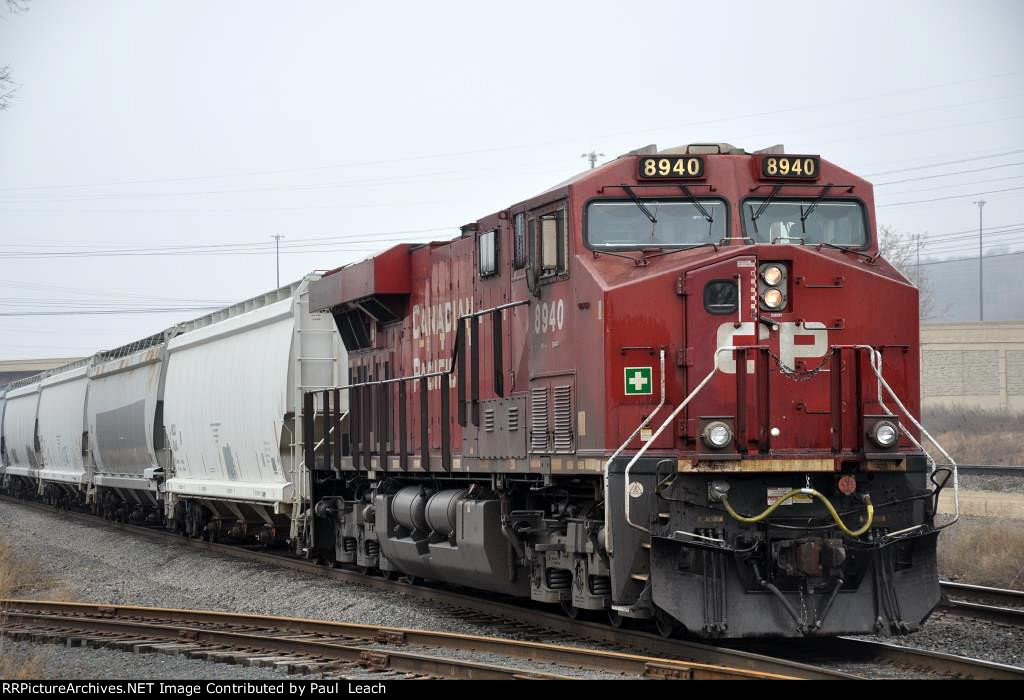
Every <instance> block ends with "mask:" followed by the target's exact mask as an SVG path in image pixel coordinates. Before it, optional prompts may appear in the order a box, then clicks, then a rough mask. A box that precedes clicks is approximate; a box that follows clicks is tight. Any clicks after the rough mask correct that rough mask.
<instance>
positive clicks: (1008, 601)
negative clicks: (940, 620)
mask: <svg viewBox="0 0 1024 700" xmlns="http://www.w3.org/2000/svg"><path fill="white" fill-rule="evenodd" d="M940 607H941V609H942V610H943V611H944V612H946V613H949V614H952V615H956V616H958V617H969V618H972V619H975V620H984V621H986V622H996V623H999V624H1004V625H1012V626H1014V627H1024V591H1012V590H1008V589H1005V588H989V587H987V586H973V585H971V584H967V583H955V582H953V581H942V603H941V604H940Z"/></svg>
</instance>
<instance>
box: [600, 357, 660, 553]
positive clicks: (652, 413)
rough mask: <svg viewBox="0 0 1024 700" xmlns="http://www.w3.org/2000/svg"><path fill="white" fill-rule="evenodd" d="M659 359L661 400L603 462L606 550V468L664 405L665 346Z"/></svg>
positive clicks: (608, 515)
mask: <svg viewBox="0 0 1024 700" xmlns="http://www.w3.org/2000/svg"><path fill="white" fill-rule="evenodd" d="M660 361H661V401H659V402H658V405H657V406H655V407H654V410H653V411H651V412H650V413H649V414H647V417H646V418H644V419H643V420H642V421H641V422H640V425H638V426H636V430H634V431H633V432H632V433H630V434H629V437H628V438H626V439H625V441H624V442H623V443H622V444H621V445H619V448H618V449H617V450H615V452H613V453H612V456H611V457H609V458H608V461H607V462H605V464H604V523H605V528H604V549H605V551H606V552H611V551H612V548H611V542H612V534H611V528H609V527H608V523H610V522H611V521H612V519H611V512H610V511H609V510H608V509H609V507H610V505H609V504H610V503H611V498H610V495H611V494H610V492H609V479H608V468H609V467H610V466H611V464H612V462H614V461H615V458H616V457H618V456H619V454H620V453H621V452H622V451H623V450H624V449H626V446H627V445H629V443H631V442H633V439H634V438H635V437H636V436H637V434H638V433H639V432H640V431H641V430H643V429H644V428H646V427H647V426H648V425H649V424H650V422H651V419H652V418H654V416H655V414H657V413H658V412H659V411H660V410H661V409H662V408H663V407H664V406H665V348H661V357H660Z"/></svg>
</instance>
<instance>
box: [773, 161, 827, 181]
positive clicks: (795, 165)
mask: <svg viewBox="0 0 1024 700" xmlns="http://www.w3.org/2000/svg"><path fill="white" fill-rule="evenodd" d="M820 170H821V158H820V157H819V156H764V157H763V158H761V177H766V178H772V179H774V178H786V179H798V180H814V179H817V177H818V172H819V171H820Z"/></svg>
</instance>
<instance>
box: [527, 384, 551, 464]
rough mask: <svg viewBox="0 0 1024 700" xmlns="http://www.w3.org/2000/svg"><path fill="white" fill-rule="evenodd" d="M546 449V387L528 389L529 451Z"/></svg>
mask: <svg viewBox="0 0 1024 700" xmlns="http://www.w3.org/2000/svg"><path fill="white" fill-rule="evenodd" d="M547 451H548V388H547V387H546V386H542V387H537V388H535V389H531V390H530V452H547Z"/></svg>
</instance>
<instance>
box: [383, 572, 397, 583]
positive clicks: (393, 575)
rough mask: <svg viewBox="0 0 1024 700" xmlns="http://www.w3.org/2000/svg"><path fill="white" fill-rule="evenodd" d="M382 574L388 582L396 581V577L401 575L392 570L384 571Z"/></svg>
mask: <svg viewBox="0 0 1024 700" xmlns="http://www.w3.org/2000/svg"><path fill="white" fill-rule="evenodd" d="M383 573H384V578H386V579H387V580H388V581H397V580H398V577H399V576H401V574H400V573H398V572H397V571H395V570H394V569H388V570H387V571H385V572H383Z"/></svg>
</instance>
